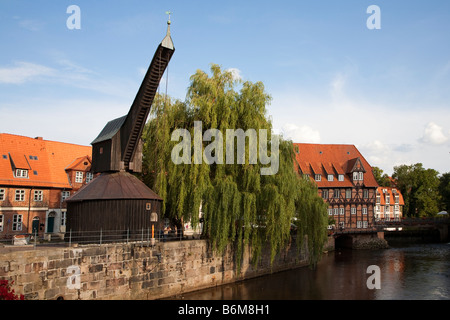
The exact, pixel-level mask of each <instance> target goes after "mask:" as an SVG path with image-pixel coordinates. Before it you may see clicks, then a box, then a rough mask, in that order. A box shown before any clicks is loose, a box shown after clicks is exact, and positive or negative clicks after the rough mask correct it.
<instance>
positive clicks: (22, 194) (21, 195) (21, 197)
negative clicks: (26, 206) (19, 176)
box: [16, 190, 25, 201]
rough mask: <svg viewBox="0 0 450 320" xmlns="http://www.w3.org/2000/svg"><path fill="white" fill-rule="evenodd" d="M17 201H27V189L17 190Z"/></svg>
mask: <svg viewBox="0 0 450 320" xmlns="http://www.w3.org/2000/svg"><path fill="white" fill-rule="evenodd" d="M16 201H25V190H16Z"/></svg>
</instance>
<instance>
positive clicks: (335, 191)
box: [333, 189, 341, 199]
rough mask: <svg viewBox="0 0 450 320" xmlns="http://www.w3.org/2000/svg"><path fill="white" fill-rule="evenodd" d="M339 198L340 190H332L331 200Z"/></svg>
mask: <svg viewBox="0 0 450 320" xmlns="http://www.w3.org/2000/svg"><path fill="white" fill-rule="evenodd" d="M340 196H341V190H339V189H334V190H333V198H335V199H339V198H340Z"/></svg>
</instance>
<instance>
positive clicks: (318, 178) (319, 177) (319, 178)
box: [314, 174, 322, 181]
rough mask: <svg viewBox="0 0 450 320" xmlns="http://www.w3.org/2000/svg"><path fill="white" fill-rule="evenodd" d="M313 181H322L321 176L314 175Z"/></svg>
mask: <svg viewBox="0 0 450 320" xmlns="http://www.w3.org/2000/svg"><path fill="white" fill-rule="evenodd" d="M314 179H315V180H316V181H322V175H321V174H316V175H315V176H314Z"/></svg>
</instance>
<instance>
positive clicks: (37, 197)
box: [34, 190, 44, 201]
mask: <svg viewBox="0 0 450 320" xmlns="http://www.w3.org/2000/svg"><path fill="white" fill-rule="evenodd" d="M43 199H44V194H43V192H42V190H34V201H42V200H43Z"/></svg>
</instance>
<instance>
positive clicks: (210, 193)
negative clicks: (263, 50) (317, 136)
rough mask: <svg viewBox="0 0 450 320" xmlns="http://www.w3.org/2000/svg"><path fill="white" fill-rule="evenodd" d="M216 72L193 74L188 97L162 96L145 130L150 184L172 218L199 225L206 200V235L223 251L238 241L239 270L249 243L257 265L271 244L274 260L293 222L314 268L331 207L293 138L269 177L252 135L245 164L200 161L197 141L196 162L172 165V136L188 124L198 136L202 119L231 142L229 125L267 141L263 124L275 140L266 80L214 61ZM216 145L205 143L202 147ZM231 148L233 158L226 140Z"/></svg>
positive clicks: (205, 126)
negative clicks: (302, 174)
mask: <svg viewBox="0 0 450 320" xmlns="http://www.w3.org/2000/svg"><path fill="white" fill-rule="evenodd" d="M211 72H212V75H211V76H209V75H208V74H206V73H205V72H203V71H200V70H198V71H197V72H196V73H195V74H194V75H193V76H191V78H190V81H191V83H190V86H189V88H188V93H187V97H186V101H185V102H181V101H172V100H171V99H170V98H169V97H165V96H160V95H158V96H157V97H156V98H155V101H154V103H153V107H152V111H151V118H150V121H149V122H148V123H147V125H146V127H145V130H144V134H143V138H144V141H145V143H144V155H143V156H144V158H143V161H144V163H143V168H144V179H145V182H146V183H147V184H148V185H149V186H150V187H151V188H152V189H153V190H155V191H156V192H157V193H158V194H159V195H160V196H161V197H162V198H163V199H164V205H163V208H162V213H163V215H164V216H165V217H169V218H177V219H181V218H182V219H184V220H185V221H188V220H190V221H191V222H192V223H193V224H194V225H196V224H198V223H199V215H198V212H199V208H200V205H201V206H202V207H201V208H202V212H203V214H204V226H203V232H204V236H206V237H207V238H208V239H209V241H210V243H211V245H212V247H213V248H214V249H215V250H217V251H218V252H222V251H223V250H224V249H225V248H226V246H227V245H230V244H232V245H233V246H234V248H235V252H236V261H237V263H238V269H239V266H240V262H241V258H242V250H243V248H244V247H245V246H246V245H250V246H251V250H252V259H253V261H254V262H255V263H256V262H257V261H258V259H259V258H260V254H261V252H262V248H263V247H264V246H266V245H268V246H269V247H270V252H271V258H272V260H273V258H274V257H275V256H276V254H277V253H278V252H279V251H280V250H281V249H282V248H284V247H285V246H286V245H287V244H288V243H289V241H290V227H291V222H292V221H295V222H296V224H297V225H298V230H299V235H300V237H298V241H299V243H300V242H301V241H302V239H304V237H307V238H308V249H309V253H310V259H311V261H310V262H311V264H312V265H314V264H315V263H317V261H318V259H319V258H320V254H321V251H322V248H323V245H324V243H325V241H326V238H327V231H326V226H327V223H328V216H327V212H326V208H327V205H326V204H325V203H324V202H323V200H322V199H321V198H320V197H319V196H318V193H317V189H316V187H315V186H314V185H313V184H312V183H311V182H309V181H306V180H304V179H300V178H299V177H298V175H297V173H296V172H295V170H294V168H295V167H294V161H295V160H294V159H295V157H294V153H293V145H292V142H291V141H285V140H283V139H280V145H279V170H278V173H277V174H275V175H261V174H260V169H261V167H264V165H262V164H260V163H259V161H258V163H257V164H250V163H249V139H246V149H245V150H246V156H245V158H246V159H245V164H211V165H208V164H207V163H206V162H205V161H202V163H201V164H195V163H194V157H195V154H194V152H193V150H194V142H192V143H191V148H192V150H191V151H192V152H191V160H192V161H191V163H192V164H178V165H176V164H174V163H173V162H172V160H171V152H172V149H173V147H174V146H175V145H177V144H178V143H179V141H171V133H172V132H173V130H175V129H178V128H184V129H187V130H189V132H190V134H191V137H192V141H193V140H194V121H201V122H202V130H203V132H202V133H204V132H205V130H207V129H211V128H217V129H219V130H220V131H221V132H222V133H224V139H225V132H226V129H242V130H244V131H246V130H248V129H255V130H256V132H257V134H258V141H259V129H266V130H267V131H268V141H270V140H271V136H270V135H271V129H272V125H271V122H270V121H269V120H268V119H267V117H266V105H267V104H268V103H269V102H270V100H271V98H270V96H269V95H268V94H267V93H266V92H265V90H264V85H263V84H262V83H261V82H256V83H251V82H248V81H247V82H243V83H242V82H239V81H236V80H234V79H233V77H232V74H231V73H230V72H227V71H222V70H221V68H220V67H219V66H218V65H212V66H211ZM238 85H239V87H240V89H239V91H236V90H235V88H236V87H237V86H238ZM209 143H210V142H202V146H201V148H202V151H203V150H204V149H205V147H206V146H207V145H208V144H209ZM223 146H224V150H223V154H224V155H225V154H226V150H225V149H226V143H224V144H223ZM235 148H236V144H235ZM268 150H269V151H270V150H271V148H270V146H268ZM235 155H236V149H235ZM235 159H236V158H235ZM234 163H236V161H234Z"/></svg>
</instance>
